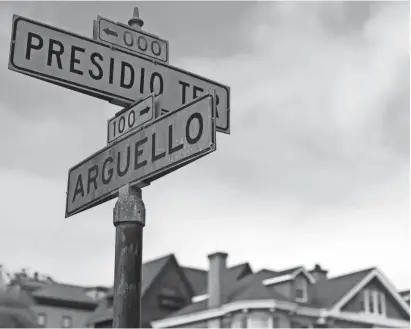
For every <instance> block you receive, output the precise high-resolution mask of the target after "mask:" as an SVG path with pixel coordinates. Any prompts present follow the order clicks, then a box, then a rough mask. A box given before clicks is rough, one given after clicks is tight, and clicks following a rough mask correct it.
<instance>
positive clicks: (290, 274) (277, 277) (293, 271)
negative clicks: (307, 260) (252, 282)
mask: <svg viewBox="0 0 411 329" xmlns="http://www.w3.org/2000/svg"><path fill="white" fill-rule="evenodd" d="M300 274H303V275H304V276H305V277H306V278H307V279H308V280H309V281H310V283H315V278H314V277H313V275H312V274H311V273H310V272H308V271H307V270H306V269H305V268H304V266H298V267H293V268H289V269H286V270H283V271H279V272H276V273H274V274H273V275H272V276H271V277H269V278H267V279H265V280H264V282H263V283H264V284H265V285H273V284H277V283H281V282H286V281H290V280H294V279H295V278H296V277H297V276H298V275H300Z"/></svg>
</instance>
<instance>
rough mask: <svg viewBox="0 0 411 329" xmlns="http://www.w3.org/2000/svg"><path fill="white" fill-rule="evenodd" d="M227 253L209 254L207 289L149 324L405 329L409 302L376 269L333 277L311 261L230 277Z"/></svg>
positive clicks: (223, 326)
mask: <svg viewBox="0 0 411 329" xmlns="http://www.w3.org/2000/svg"><path fill="white" fill-rule="evenodd" d="M227 256H228V255H227V254H225V253H214V254H211V255H209V256H208V258H209V271H208V274H207V288H206V290H204V291H202V292H201V293H200V295H199V296H195V297H194V298H193V299H192V303H191V304H190V305H187V306H186V307H184V308H182V309H180V310H178V311H176V312H174V313H172V314H170V315H169V316H167V317H166V318H162V319H159V320H156V321H152V322H151V325H152V327H153V328H188V327H190V328H205V327H209V328H230V327H231V328H278V327H281V328H286V327H288V328H330V327H338V328H372V327H387V328H388V327H390V328H405V327H409V326H410V310H409V305H408V304H407V303H406V302H405V301H404V300H403V298H402V297H401V295H400V294H399V293H398V292H397V291H396V289H395V288H394V287H393V284H392V283H391V282H390V281H389V280H388V279H387V278H386V277H385V275H384V274H383V273H382V272H381V271H380V270H379V269H378V268H369V269H364V270H361V271H357V272H353V273H348V274H345V275H341V276H337V277H331V278H330V277H328V272H327V271H326V270H324V269H322V268H321V267H320V266H319V265H316V266H315V267H314V268H313V269H312V270H307V269H306V268H304V267H303V266H298V267H295V268H290V269H285V270H282V271H273V270H268V269H263V270H260V271H258V272H256V273H251V274H247V275H245V276H243V277H242V278H241V279H239V280H233V279H232V277H230V274H229V271H228V270H227V266H226V260H227Z"/></svg>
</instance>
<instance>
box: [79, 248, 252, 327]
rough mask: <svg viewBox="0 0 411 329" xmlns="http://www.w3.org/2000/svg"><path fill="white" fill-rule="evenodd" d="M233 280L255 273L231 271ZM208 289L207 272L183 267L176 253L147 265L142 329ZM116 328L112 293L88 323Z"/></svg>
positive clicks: (246, 269) (246, 267) (243, 266)
mask: <svg viewBox="0 0 411 329" xmlns="http://www.w3.org/2000/svg"><path fill="white" fill-rule="evenodd" d="M228 272H229V273H230V274H229V275H230V279H231V280H237V279H240V278H242V277H244V276H245V275H247V274H249V273H252V271H251V268H250V266H249V265H248V264H241V265H238V266H235V267H232V268H230V269H228ZM206 287H207V271H205V270H201V269H195V268H190V267H182V266H180V265H179V263H178V262H177V259H176V258H175V256H174V255H173V254H170V255H166V256H164V257H161V258H157V259H154V260H152V261H149V262H145V263H144V264H143V266H142V285H141V298H142V327H143V328H148V327H151V325H150V323H151V321H153V320H158V319H163V318H165V317H167V316H168V315H170V314H172V313H174V312H176V311H178V310H180V309H182V308H184V307H185V306H187V305H189V304H191V299H192V298H193V297H194V296H196V295H198V294H200V293H201V292H202V291H203V290H204V289H206ZM112 325H113V291H112V290H111V291H110V292H109V293H108V294H107V296H106V298H105V299H104V301H102V302H101V303H100V305H99V306H98V308H97V309H96V310H95V312H94V313H93V314H92V315H91V316H90V317H89V319H88V321H87V326H88V327H93V328H111V327H112Z"/></svg>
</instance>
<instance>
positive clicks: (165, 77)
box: [9, 15, 230, 133]
mask: <svg viewBox="0 0 411 329" xmlns="http://www.w3.org/2000/svg"><path fill="white" fill-rule="evenodd" d="M11 42H12V43H11V50H10V60H9V69H11V70H14V71H17V72H20V73H24V74H27V75H30V76H32V77H35V78H39V79H43V80H46V81H48V82H51V83H54V84H58V85H60V86H64V87H67V88H70V89H72V90H76V91H79V92H83V93H86V94H89V95H92V96H95V97H99V98H102V99H105V100H117V101H119V102H123V103H125V104H130V103H132V102H134V101H136V100H137V99H138V98H140V97H144V96H146V95H148V94H150V93H155V94H156V95H157V96H159V95H161V104H163V106H164V110H167V111H169V112H171V111H175V110H177V109H178V108H179V107H181V106H182V105H184V104H186V103H188V102H190V101H191V100H193V99H196V98H197V97H199V96H201V95H203V94H206V93H208V92H209V91H211V90H215V91H216V103H217V105H216V117H217V122H216V125H217V130H218V131H221V132H224V133H229V132H230V120H229V114H230V88H229V87H227V86H225V85H222V84H220V83H217V82H214V81H211V80H209V79H206V78H203V77H201V76H198V75H195V74H193V73H190V72H187V71H183V70H181V69H179V68H176V67H173V66H171V65H167V64H164V63H161V62H158V63H157V64H155V63H153V61H152V60H151V59H148V58H146V57H144V56H140V55H138V54H136V53H131V52H128V51H124V50H121V49H115V50H114V49H111V48H110V46H109V45H107V44H103V43H100V42H97V41H95V40H92V39H89V38H86V37H83V36H79V35H76V34H73V33H70V32H67V31H64V30H61V29H59V28H56V27H51V26H48V25H46V24H43V23H39V22H36V21H33V20H30V19H27V18H24V17H20V16H17V15H14V17H13V30H12V41H11Z"/></svg>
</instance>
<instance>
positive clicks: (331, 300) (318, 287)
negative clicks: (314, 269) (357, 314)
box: [310, 268, 374, 308]
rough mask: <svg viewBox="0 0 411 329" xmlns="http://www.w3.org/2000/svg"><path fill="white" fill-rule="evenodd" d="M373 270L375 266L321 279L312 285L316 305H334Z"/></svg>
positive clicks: (328, 306)
mask: <svg viewBox="0 0 411 329" xmlns="http://www.w3.org/2000/svg"><path fill="white" fill-rule="evenodd" d="M373 270H374V268H369V269H365V270H361V271H357V272H354V273H349V274H345V275H341V276H337V277H334V278H329V279H328V280H320V281H319V282H317V283H316V284H314V285H312V286H311V287H310V293H312V294H314V296H315V299H314V302H313V303H314V305H316V306H319V307H324V308H331V307H333V306H334V305H335V304H336V303H337V302H338V301H339V300H341V298H342V297H344V295H345V294H347V292H349V291H350V290H351V289H353V288H354V287H355V286H356V285H357V284H358V283H359V282H361V280H362V279H364V278H365V277H366V276H367V275H368V274H369V273H371V272H372V271H373Z"/></svg>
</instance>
